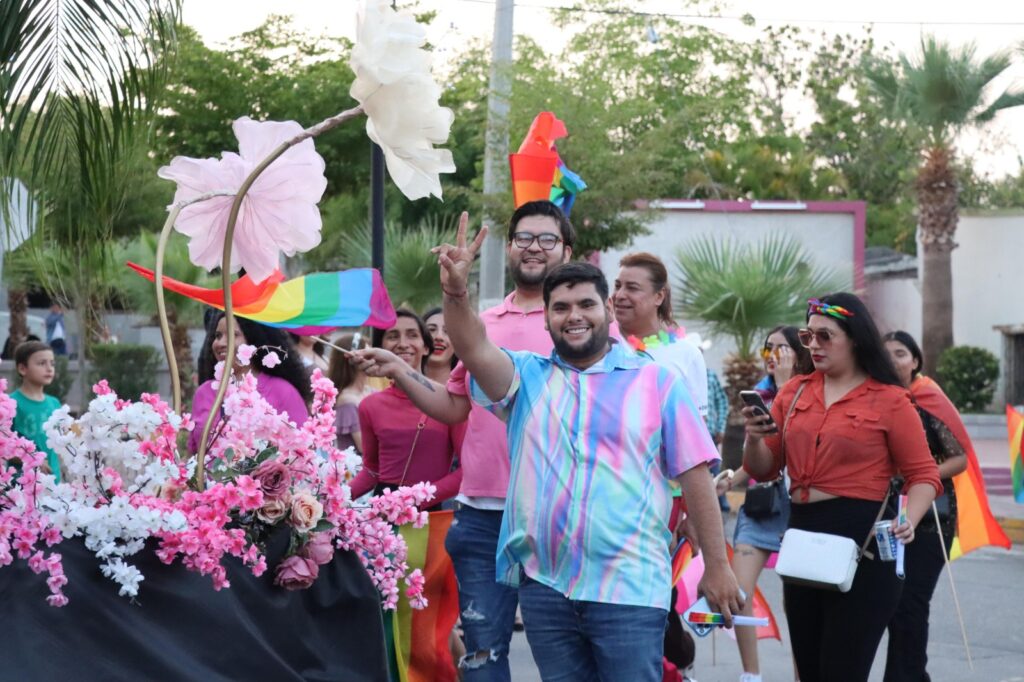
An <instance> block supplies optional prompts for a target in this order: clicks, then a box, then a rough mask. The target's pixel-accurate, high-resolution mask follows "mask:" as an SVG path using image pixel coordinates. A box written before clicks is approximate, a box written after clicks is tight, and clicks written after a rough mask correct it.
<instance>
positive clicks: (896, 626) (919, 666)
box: [885, 522, 952, 682]
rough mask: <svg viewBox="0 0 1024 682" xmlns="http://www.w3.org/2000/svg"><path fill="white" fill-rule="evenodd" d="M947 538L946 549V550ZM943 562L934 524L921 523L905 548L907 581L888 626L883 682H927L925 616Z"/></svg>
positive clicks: (944, 563)
mask: <svg viewBox="0 0 1024 682" xmlns="http://www.w3.org/2000/svg"><path fill="white" fill-rule="evenodd" d="M951 539H952V538H947V544H946V547H949V543H948V541H949V540H951ZM945 565H946V560H945V558H944V557H943V556H942V544H941V543H940V542H939V533H938V532H937V531H936V529H935V524H934V523H932V524H927V525H926V524H925V523H924V522H922V523H921V526H920V527H919V528H918V532H917V534H916V536H915V538H914V541H913V542H911V543H910V544H909V545H907V550H906V569H907V578H906V580H905V581H904V584H903V596H902V598H900V603H899V607H898V608H897V609H896V614H895V615H894V616H893V617H892V620H891V621H890V622H889V651H888V655H887V656H886V659H885V682H928V681H929V680H931V678H930V677H929V676H928V672H927V671H926V668H927V666H928V612H929V607H930V605H931V600H932V594H933V593H934V592H935V585H936V583H938V580H939V575H940V574H941V573H942V567H943V566H945Z"/></svg>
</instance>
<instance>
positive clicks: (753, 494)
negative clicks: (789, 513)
mask: <svg viewBox="0 0 1024 682" xmlns="http://www.w3.org/2000/svg"><path fill="white" fill-rule="evenodd" d="M782 486H783V481H782V479H781V478H777V479H775V480H774V481H771V482H769V483H758V484H757V485H753V486H750V487H749V488H747V496H746V498H745V499H744V500H743V513H744V514H746V515H747V516H748V517H750V518H752V519H766V518H769V517H771V516H775V515H776V514H781V513H782Z"/></svg>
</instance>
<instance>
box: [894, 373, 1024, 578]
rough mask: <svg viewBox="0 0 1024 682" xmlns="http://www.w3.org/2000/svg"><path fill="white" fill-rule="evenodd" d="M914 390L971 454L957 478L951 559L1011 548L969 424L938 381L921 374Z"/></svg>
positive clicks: (923, 406) (925, 407) (917, 398)
mask: <svg viewBox="0 0 1024 682" xmlns="http://www.w3.org/2000/svg"><path fill="white" fill-rule="evenodd" d="M910 393H911V395H912V396H914V401H915V402H916V403H917V404H918V406H919V407H920V408H921V409H923V410H925V411H926V412H928V413H930V414H931V415H933V416H935V417H937V418H938V419H939V420H940V421H941V422H942V423H943V424H945V425H946V427H947V428H948V429H949V430H950V432H951V433H952V434H953V437H954V438H956V440H957V442H958V443H960V446H961V447H963V449H964V452H965V453H966V454H967V469H966V470H965V471H962V472H961V473H959V474H957V475H956V476H954V477H953V491H954V493H955V494H956V514H957V517H956V536H955V537H954V538H953V545H952V547H950V550H949V558H950V559H957V558H959V557H961V556H963V555H964V554H967V553H968V552H971V551H973V550H975V549H978V548H979V547H984V546H986V545H993V546H995V547H1003V548H1005V549H1009V548H1010V538H1008V537H1007V536H1006V533H1005V532H1004V531H1003V529H1002V527H1001V526H1000V525H999V522H998V521H996V518H995V516H993V515H992V510H991V509H990V508H989V506H988V493H986V492H985V479H984V478H983V477H982V475H981V465H980V464H978V455H977V454H976V453H975V452H974V445H973V444H972V443H971V438H970V436H969V435H968V433H967V427H965V426H964V423H963V420H962V419H960V413H959V412H958V411H957V409H956V406H954V405H953V403H952V402H951V401H950V399H949V398H948V397H947V396H946V394H945V393H943V392H942V389H941V388H940V387H939V385H938V384H937V383H935V382H934V381H933V380H932V379H930V378H929V377H926V376H918V377H917V379H915V380H914V382H913V383H912V384H911V385H910Z"/></svg>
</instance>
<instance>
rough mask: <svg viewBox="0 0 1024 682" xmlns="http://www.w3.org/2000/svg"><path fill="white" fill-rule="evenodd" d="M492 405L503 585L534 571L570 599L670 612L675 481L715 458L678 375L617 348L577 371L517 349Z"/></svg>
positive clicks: (476, 394) (484, 401)
mask: <svg viewBox="0 0 1024 682" xmlns="http://www.w3.org/2000/svg"><path fill="white" fill-rule="evenodd" d="M505 352H506V353H508V355H509V357H510V358H512V362H513V364H514V365H515V377H514V379H513V381H512V385H511V386H510V387H509V390H508V394H507V395H506V396H505V397H504V398H503V399H502V400H501V401H500V402H499V403H496V404H495V403H492V402H491V401H490V400H489V399H488V398H487V396H486V395H485V394H484V393H483V391H482V390H481V389H480V387H479V385H478V384H477V383H476V382H475V381H472V382H471V385H470V388H471V392H472V396H473V399H474V400H476V401H477V402H479V403H480V404H481V405H484V406H487V407H489V408H490V409H492V410H493V411H495V412H496V413H497V414H499V416H502V417H503V418H504V419H505V420H506V422H507V430H508V439H509V455H510V457H511V482H510V486H509V495H508V498H507V499H506V502H505V516H504V520H503V522H502V529H501V536H500V538H499V540H498V555H497V578H498V580H499V581H501V582H503V583H506V584H511V585H515V584H517V583H518V580H519V574H520V567H521V569H522V570H523V571H524V572H525V573H526V575H527V576H529V577H530V578H533V579H534V580H536V581H538V582H540V583H543V584H545V585H547V586H549V587H551V588H553V589H556V590H558V591H559V592H561V593H562V594H564V595H566V596H567V597H568V598H570V599H575V600H583V601H596V602H604V603H611V604H630V605H635V606H653V607H657V608H662V609H666V610H667V609H668V607H669V598H670V592H671V585H670V582H671V576H670V564H671V561H670V557H669V542H670V540H671V533H670V532H669V529H668V519H669V512H670V509H671V504H672V492H671V490H670V488H669V484H668V482H669V479H671V478H675V477H676V476H679V475H680V474H682V473H683V472H685V471H687V470H689V469H691V468H693V467H695V466H698V465H700V464H702V463H704V462H713V461H715V460H717V459H718V451H717V450H716V448H715V445H714V443H712V441H711V437H710V436H709V435H708V430H707V428H705V426H704V422H703V421H702V420H701V417H700V414H699V413H698V412H697V407H696V405H695V404H694V401H693V399H692V398H691V397H690V394H689V392H688V390H687V389H686V386H685V384H684V383H683V381H682V379H680V378H679V376H678V374H677V373H676V372H674V371H672V370H669V369H666V368H664V367H660V366H659V365H657V364H654V363H653V362H651V360H650V359H649V358H646V357H643V356H639V355H635V354H633V353H631V352H629V351H628V350H627V349H624V348H623V347H622V346H621V345H619V344H616V343H613V344H612V348H611V350H610V351H609V352H608V354H607V355H605V356H604V358H602V359H601V360H600V361H598V362H597V363H596V364H594V365H592V366H591V367H588V368H587V369H586V370H583V371H580V370H578V369H576V368H574V367H572V366H571V365H569V364H567V363H566V362H564V361H563V360H562V359H561V358H559V357H558V355H557V353H552V355H551V356H550V357H544V356H542V355H538V354H536V353H529V352H510V351H505Z"/></svg>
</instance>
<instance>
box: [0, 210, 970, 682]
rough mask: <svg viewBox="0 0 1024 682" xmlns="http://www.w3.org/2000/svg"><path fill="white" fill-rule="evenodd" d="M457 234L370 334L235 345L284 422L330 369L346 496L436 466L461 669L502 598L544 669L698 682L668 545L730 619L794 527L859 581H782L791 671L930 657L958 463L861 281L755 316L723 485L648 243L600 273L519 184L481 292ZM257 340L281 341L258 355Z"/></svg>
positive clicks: (496, 676) (23, 363) (205, 366)
mask: <svg viewBox="0 0 1024 682" xmlns="http://www.w3.org/2000/svg"><path fill="white" fill-rule="evenodd" d="M467 232H468V218H467V217H466V216H465V215H463V218H462V221H461V223H460V227H459V232H458V238H457V240H456V243H455V244H444V245H439V246H438V248H437V249H435V253H436V254H437V258H438V262H439V264H440V266H441V280H440V282H439V285H440V291H441V294H442V300H443V306H442V307H441V308H435V309H432V310H429V311H425V312H424V314H423V315H422V316H420V315H418V314H417V313H415V312H413V311H411V310H407V309H399V310H398V311H397V321H396V322H395V324H394V326H393V327H391V328H390V329H386V330H378V331H377V332H376V333H374V335H373V341H372V343H371V344H369V345H370V347H367V346H368V344H366V343H365V340H364V336H363V333H362V332H361V331H355V332H352V333H346V334H342V335H340V336H337V337H334V338H332V339H330V340H329V341H330V344H329V345H330V346H332V347H334V348H337V349H338V350H333V351H331V352H330V353H329V354H325V345H324V344H323V343H322V341H321V340H319V339H316V338H312V337H303V336H293V335H290V334H287V333H285V332H283V331H281V330H277V329H272V328H270V327H267V326H264V325H260V324H258V323H255V322H252V321H250V320H247V319H245V318H237V319H236V325H235V334H236V339H235V343H236V344H237V345H240V344H250V345H252V346H255V347H256V348H257V350H256V356H255V358H254V359H253V361H251V362H250V363H249V364H247V365H244V366H243V365H239V364H235V365H234V368H233V372H234V373H235V374H236V375H241V374H243V373H246V372H251V373H255V374H256V378H257V385H258V388H259V391H260V393H261V395H262V396H263V397H264V398H265V399H266V400H267V401H268V402H269V403H270V405H272V406H273V407H274V408H275V409H276V410H277V411H278V412H279V413H281V414H282V415H284V416H286V417H287V418H288V419H289V420H291V421H292V422H294V423H295V424H297V425H299V424H302V423H303V422H304V421H305V420H306V419H307V418H308V411H307V409H308V408H307V406H308V404H309V400H310V385H309V372H310V371H311V369H312V368H319V369H321V370H322V371H324V372H325V374H326V375H327V376H328V377H329V378H330V379H331V380H332V381H333V382H334V384H335V386H336V387H337V389H338V399H337V400H338V402H337V406H336V407H337V410H336V428H337V437H338V445H339V447H342V448H345V447H351V448H353V449H354V450H355V452H357V453H358V454H359V455H361V457H362V468H361V470H360V472H359V474H358V475H357V476H356V477H355V479H354V480H353V481H352V482H351V488H352V495H353V498H356V497H360V496H363V495H369V494H373V493H375V492H377V493H379V492H380V491H382V490H384V489H386V488H395V487H397V486H401V485H406V484H412V483H416V482H420V481H428V482H430V483H433V484H434V486H436V489H437V493H436V496H435V498H434V499H433V500H432V501H431V502H430V503H429V505H430V506H429V508H427V509H426V511H437V510H442V509H445V510H454V521H453V522H452V524H451V527H450V530H449V532H448V534H447V537H446V540H445V550H446V551H447V553H448V555H449V556H450V558H451V562H452V566H453V569H454V573H455V577H456V579H457V584H458V597H459V612H460V622H459V624H458V631H457V632H458V637H457V639H458V642H457V643H453V646H452V649H453V650H455V651H459V652H460V655H458V656H457V657H456V658H457V660H456V661H455V663H456V665H457V667H458V669H459V674H460V677H461V678H462V679H464V680H467V681H470V682H472V681H474V680H475V681H480V680H506V681H507V680H510V679H511V673H510V668H509V659H508V654H509V647H510V643H511V640H512V635H513V632H514V630H515V628H516V614H517V611H518V610H521V614H522V620H523V624H524V626H525V631H526V637H527V640H528V642H529V645H530V648H531V651H532V653H533V658H534V660H535V662H536V664H537V667H538V669H539V671H540V674H541V677H542V678H543V679H544V680H546V681H555V680H608V681H611V680H615V681H619V680H630V681H649V682H655V681H656V680H663V679H665V680H683V679H688V678H687V677H686V676H687V675H691V676H692V675H693V672H692V670H688V669H687V666H688V664H689V663H690V662H692V657H691V660H690V661H685V660H682V661H680V660H670V659H672V658H673V656H671V655H670V654H669V651H668V648H667V644H666V631H667V630H672V629H673V628H675V632H676V635H674V636H677V635H678V634H679V623H680V621H679V614H678V613H676V611H675V605H676V599H675V598H674V595H673V592H672V585H671V562H672V551H673V549H674V548H675V547H676V546H677V544H678V543H681V542H689V543H691V544H692V546H693V550H694V551H695V552H697V551H699V552H700V554H702V555H703V563H704V567H705V568H704V574H703V577H702V578H701V581H700V586H699V591H700V592H701V594H703V595H704V596H705V597H706V598H707V601H708V604H709V606H710V608H712V609H713V610H714V611H715V612H717V613H721V614H722V616H723V617H724V620H725V621H726V623H729V624H731V623H732V618H733V616H734V615H746V616H750V615H752V601H753V600H752V595H753V594H754V591H755V589H756V587H757V583H758V580H759V579H760V578H761V576H762V572H763V570H764V568H765V567H766V566H771V565H773V562H774V560H775V556H776V553H777V552H779V551H780V546H781V543H782V538H783V535H784V534H785V533H786V531H787V530H788V529H799V530H804V531H810V532H816V533H829V534H832V535H838V536H842V537H845V538H849V539H851V540H853V541H854V542H855V543H856V544H857V546H858V547H860V550H861V551H860V553H859V557H858V563H857V566H856V573H855V577H854V579H853V583H852V587H851V588H850V589H849V591H846V592H839V591H828V590H824V589H821V588H820V587H813V586H808V585H806V584H798V583H796V582H790V581H787V582H785V584H784V589H783V594H784V609H785V613H786V616H787V621H788V624H789V642H790V645H791V647H792V655H793V660H794V666H795V675H796V676H797V678H798V679H800V680H803V681H804V682H813V681H816V680H828V681H830V682H832V681H835V680H866V679H867V677H868V673H869V671H870V668H871V665H872V663H873V661H874V659H875V654H876V650H877V649H878V646H879V643H880V641H881V638H882V635H883V633H885V632H886V630H888V632H889V649H888V655H887V658H886V670H885V679H886V680H887V681H890V680H891V681H897V680H921V679H927V673H926V665H927V655H926V651H927V641H928V615H929V608H928V606H929V601H930V599H931V596H932V592H933V591H934V589H935V585H936V582H937V580H938V576H939V574H940V572H941V569H942V566H943V565H944V562H945V557H946V554H947V553H948V549H949V547H950V544H951V540H952V533H953V528H954V526H955V523H956V500H955V495H954V492H953V488H952V485H951V477H952V476H954V475H955V474H957V473H958V472H960V471H962V470H963V469H964V467H965V466H966V456H965V447H968V445H967V444H966V443H965V439H966V432H965V430H964V428H963V424H962V423H961V422H960V421H959V416H958V414H957V412H956V410H955V408H953V406H952V405H951V404H950V403H949V401H948V399H947V398H946V397H945V396H944V394H943V393H942V391H941V389H940V388H939V387H938V385H937V384H936V383H935V382H934V381H931V380H930V379H928V378H927V377H924V376H922V375H921V367H922V362H923V358H922V356H921V351H920V349H919V347H918V345H917V343H916V342H915V340H914V339H913V338H912V337H911V336H910V335H909V334H907V333H905V332H900V331H896V332H893V333H890V334H888V335H886V336H885V337H882V336H881V335H880V334H879V331H878V329H877V328H876V326H875V323H874V322H873V320H872V317H871V314H870V312H869V310H868V309H867V307H866V306H865V305H864V303H863V302H862V301H861V300H860V299H858V298H857V297H856V296H855V295H853V294H849V293H835V294H827V295H826V294H825V293H824V292H820V295H819V298H816V299H812V300H811V301H810V303H809V305H808V308H807V311H806V317H805V325H804V326H803V327H801V328H797V327H794V326H785V325H780V326H778V327H776V328H774V329H772V330H770V331H769V332H768V334H767V335H766V338H765V340H764V344H763V352H762V357H763V360H764V370H765V373H764V378H763V379H762V380H761V381H760V382H759V383H758V384H756V385H755V386H744V387H734V388H741V389H749V390H752V391H756V393H757V394H758V395H759V396H760V398H761V399H762V401H763V404H764V406H765V407H766V408H767V413H766V412H765V410H763V409H759V408H758V407H755V406H750V407H746V408H745V409H743V411H742V418H743V420H744V422H745V431H746V440H745V444H744V447H743V467H742V470H740V471H738V472H735V474H733V472H725V473H724V474H723V475H722V476H720V477H719V480H718V483H717V489H716V484H715V482H714V480H713V476H714V473H713V472H716V471H717V466H718V465H719V462H720V458H721V455H720V451H719V448H720V445H721V443H722V440H723V435H724V431H725V425H726V417H727V415H728V411H729V406H728V401H727V399H726V396H725V393H724V391H723V389H722V387H721V384H720V382H719V381H718V378H717V376H715V374H714V372H712V371H711V370H709V369H708V368H707V367H706V364H705V361H704V358H703V354H702V351H703V350H704V349H705V348H706V344H705V343H704V342H702V340H701V339H700V338H699V336H697V335H696V334H693V333H690V334H687V333H686V332H685V330H683V329H682V328H680V327H679V326H678V325H677V323H676V321H675V319H674V318H673V307H672V298H671V287H670V285H669V281H668V272H667V270H666V267H665V265H664V263H663V262H662V261H661V260H660V259H659V258H658V257H657V256H655V255H652V254H648V253H632V254H629V255H627V256H626V257H624V258H623V259H622V260H621V262H620V263H619V266H620V268H619V271H618V274H617V276H616V278H615V280H614V282H612V283H611V286H610V285H609V282H608V281H607V280H606V279H605V277H604V275H603V274H602V272H601V271H600V270H599V269H598V268H597V267H595V266H593V265H590V264H588V263H584V262H580V261H574V260H573V259H572V258H573V255H574V251H573V247H574V244H575V241H576V233H575V230H574V228H573V226H572V224H571V223H570V221H569V220H568V219H567V218H566V216H564V215H563V214H562V212H561V211H560V210H559V209H558V208H557V207H556V206H555V205H554V204H552V203H550V202H547V201H534V202H528V203H526V204H524V205H522V206H520V207H519V208H518V209H517V210H516V211H515V213H514V214H513V216H512V218H511V221H510V224H509V229H508V236H507V243H506V253H507V262H508V268H509V274H510V276H511V279H512V282H513V283H514V287H513V289H512V291H511V292H510V293H509V294H508V296H507V297H506V298H505V299H504V300H503V301H502V302H501V303H499V304H498V305H496V306H494V307H492V308H489V309H487V310H485V311H483V312H481V313H479V314H478V313H477V312H476V310H475V306H474V305H473V303H472V302H471V298H470V291H469V273H470V270H471V268H472V267H473V265H474V260H475V258H476V255H477V251H478V250H479V248H480V246H481V244H482V240H483V239H484V236H485V234H486V228H485V229H482V230H481V231H480V232H479V233H478V234H477V235H476V237H475V238H474V239H470V238H469V237H468V235H467ZM206 332H207V333H206V339H205V340H204V342H203V346H202V349H201V353H200V357H199V361H198V371H197V377H198V382H199V386H198V389H197V390H196V393H195V397H194V400H193V403H192V406H191V412H192V416H193V420H194V421H195V422H196V423H197V424H198V425H200V427H201V425H202V424H203V423H204V422H205V421H206V418H207V416H208V415H209V412H210V409H211V407H212V405H213V402H214V394H215V391H214V388H213V386H214V371H215V366H216V364H217V363H218V362H222V361H225V360H226V359H227V358H226V357H225V356H226V350H227V339H226V320H225V318H224V315H223V313H219V312H216V311H211V312H210V314H209V315H207V320H206ZM59 336H60V338H62V336H63V334H60V335H59ZM54 350H55V349H54V348H52V347H51V346H49V345H47V344H46V343H42V342H40V341H30V342H27V343H24V344H21V345H20V346H18V347H17V348H16V349H15V351H14V358H13V359H14V362H15V366H16V369H17V374H18V377H19V381H20V386H19V387H18V389H17V390H16V391H15V392H14V394H13V395H14V398H15V400H16V402H17V416H16V418H15V422H14V427H15V429H16V430H17V431H18V432H19V433H21V434H23V435H24V436H26V437H28V438H30V439H32V440H33V441H34V442H35V443H36V444H37V446H38V447H39V448H40V449H41V450H43V451H46V452H47V456H48V464H49V467H50V469H51V470H52V472H53V473H54V475H55V476H57V477H58V478H59V477H60V475H61V471H60V460H59V458H58V457H57V455H56V454H55V453H53V452H52V451H51V450H50V449H49V448H48V447H47V445H46V438H45V435H44V433H43V429H42V424H43V423H45V421H46V419H47V418H48V417H49V415H50V414H52V412H53V411H54V410H55V409H57V407H58V406H59V403H58V402H57V401H56V399H54V398H52V397H50V396H47V395H46V394H45V393H44V388H45V387H46V386H47V385H48V384H49V383H50V382H52V381H53V378H54ZM272 351H273V352H275V353H276V354H277V355H278V356H279V357H280V358H281V362H280V363H279V364H277V365H276V366H272V367H268V366H265V365H264V364H263V363H261V362H260V358H261V356H262V355H263V354H266V353H270V352H272ZM200 427H197V428H196V429H195V430H194V431H193V432H192V434H191V436H190V438H189V440H188V448H189V450H190V451H192V452H195V451H196V450H198V448H199V445H200V440H201V438H202V429H201V428H200ZM210 437H216V422H215V425H214V428H213V430H212V431H211V433H210ZM755 487H756V488H757V489H758V490H759V491H760V493H759V495H758V497H759V499H771V500H772V501H773V502H772V504H771V505H768V506H767V507H766V506H765V505H763V504H758V505H754V504H753V496H751V497H750V498H749V499H750V503H749V504H747V505H744V506H741V507H740V508H739V509H738V510H737V520H736V526H735V532H734V534H733V537H732V542H733V546H734V552H733V555H732V559H731V561H730V559H729V554H728V551H727V546H726V541H725V537H724V524H723V517H722V509H723V507H722V506H720V505H721V504H722V503H720V501H719V500H720V499H721V500H723V502H724V499H725V498H724V497H723V496H724V495H725V493H727V492H728V491H729V490H731V489H742V488H746V489H748V490H753V489H754V488H755ZM901 493H902V494H904V495H906V498H907V504H906V520H905V521H904V522H902V523H900V522H899V520H897V519H896V510H895V500H896V496H897V495H899V494H901ZM933 501H935V504H934V505H933ZM724 509H728V507H727V506H725V507H724ZM879 519H886V520H892V523H891V528H892V532H893V533H894V535H895V537H896V538H897V539H898V541H899V542H902V543H905V545H906V548H907V549H906V579H905V580H901V579H899V578H898V577H897V575H896V572H895V571H894V568H893V564H891V563H888V562H885V561H882V560H881V557H880V556H879V555H878V554H879V553H878V551H877V547H875V544H874V539H873V538H874V536H873V534H872V532H873V529H874V525H875V523H876V521H878V520H879ZM670 614H671V616H670ZM453 639H454V637H453ZM736 640H737V644H738V647H739V652H740V658H741V661H742V667H743V669H742V671H738V673H737V674H738V675H739V676H740V677H739V679H740V680H742V681H743V682H757V681H758V680H760V679H761V677H760V669H759V662H758V656H757V636H756V633H755V631H754V628H752V627H747V626H737V627H736ZM462 652H464V653H462ZM666 657H667V658H666ZM676 658H677V657H676Z"/></svg>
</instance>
